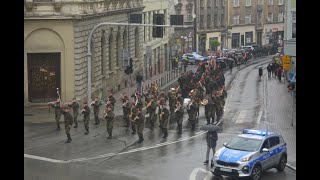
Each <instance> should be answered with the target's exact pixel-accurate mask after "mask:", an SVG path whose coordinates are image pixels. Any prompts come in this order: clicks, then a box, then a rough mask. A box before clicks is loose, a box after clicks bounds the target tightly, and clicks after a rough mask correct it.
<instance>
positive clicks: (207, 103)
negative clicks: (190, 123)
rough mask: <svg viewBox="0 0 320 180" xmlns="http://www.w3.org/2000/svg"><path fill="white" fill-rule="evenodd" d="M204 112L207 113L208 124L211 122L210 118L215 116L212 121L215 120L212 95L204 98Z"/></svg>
mask: <svg viewBox="0 0 320 180" xmlns="http://www.w3.org/2000/svg"><path fill="white" fill-rule="evenodd" d="M203 105H204V112H205V115H206V119H207V125H208V124H210V120H211V118H212V117H213V120H212V123H213V122H214V115H213V114H214V113H215V111H214V104H213V101H212V97H211V95H207V98H206V99H205V100H204V103H203Z"/></svg>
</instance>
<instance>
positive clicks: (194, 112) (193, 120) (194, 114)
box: [189, 102, 199, 130]
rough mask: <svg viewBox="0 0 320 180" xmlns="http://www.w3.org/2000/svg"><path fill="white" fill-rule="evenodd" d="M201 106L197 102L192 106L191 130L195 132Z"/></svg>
mask: <svg viewBox="0 0 320 180" xmlns="http://www.w3.org/2000/svg"><path fill="white" fill-rule="evenodd" d="M198 108H199V105H198V104H197V103H196V102H193V103H192V104H191V105H190V119H189V120H190V123H191V127H192V128H191V130H195V126H196V119H197V113H198Z"/></svg>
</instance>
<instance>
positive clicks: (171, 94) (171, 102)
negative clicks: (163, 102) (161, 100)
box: [168, 88, 176, 115]
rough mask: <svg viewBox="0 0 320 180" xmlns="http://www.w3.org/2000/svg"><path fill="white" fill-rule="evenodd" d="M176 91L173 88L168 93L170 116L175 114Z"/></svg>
mask: <svg viewBox="0 0 320 180" xmlns="http://www.w3.org/2000/svg"><path fill="white" fill-rule="evenodd" d="M174 90H175V89H174V88H171V89H170V90H169V92H168V98H169V107H170V115H173V114H174V107H175V104H176V94H175V92H174Z"/></svg>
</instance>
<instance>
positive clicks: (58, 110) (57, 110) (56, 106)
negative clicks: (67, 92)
mask: <svg viewBox="0 0 320 180" xmlns="http://www.w3.org/2000/svg"><path fill="white" fill-rule="evenodd" d="M48 105H49V106H51V107H52V108H54V114H55V120H56V124H57V129H56V130H57V131H60V117H61V113H62V110H61V104H60V99H59V98H58V99H57V101H53V102H48ZM49 108H50V107H49Z"/></svg>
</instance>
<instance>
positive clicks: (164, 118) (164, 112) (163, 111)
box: [159, 99, 169, 138]
mask: <svg viewBox="0 0 320 180" xmlns="http://www.w3.org/2000/svg"><path fill="white" fill-rule="evenodd" d="M159 114H160V117H159V121H160V124H161V127H162V133H163V137H162V138H167V137H168V122H169V110H168V108H167V107H166V104H165V100H164V99H163V100H161V101H160V110H159Z"/></svg>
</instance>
